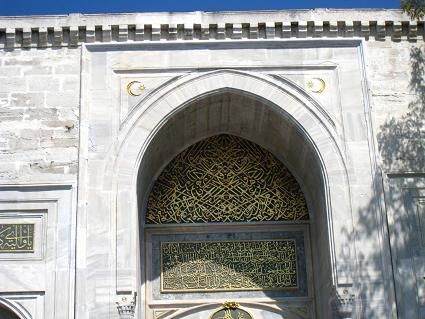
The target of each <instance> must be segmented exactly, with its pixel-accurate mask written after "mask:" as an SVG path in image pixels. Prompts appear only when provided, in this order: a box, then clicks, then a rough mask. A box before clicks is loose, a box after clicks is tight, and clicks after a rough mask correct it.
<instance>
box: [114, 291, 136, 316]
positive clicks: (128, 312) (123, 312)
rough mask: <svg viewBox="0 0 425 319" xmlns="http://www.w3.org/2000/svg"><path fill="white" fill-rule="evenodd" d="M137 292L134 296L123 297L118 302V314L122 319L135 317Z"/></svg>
mask: <svg viewBox="0 0 425 319" xmlns="http://www.w3.org/2000/svg"><path fill="white" fill-rule="evenodd" d="M136 296H137V293H134V295H133V297H130V300H129V297H122V298H121V300H120V301H119V302H116V304H117V310H118V314H119V316H120V318H121V319H131V318H134V313H135V311H136V302H137V299H136Z"/></svg>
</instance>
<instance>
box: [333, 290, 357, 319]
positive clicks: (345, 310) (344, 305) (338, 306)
mask: <svg viewBox="0 0 425 319" xmlns="http://www.w3.org/2000/svg"><path fill="white" fill-rule="evenodd" d="M354 300H355V295H354V294H353V293H352V292H351V289H350V288H343V289H342V290H340V289H336V290H335V297H334V303H335V305H334V307H335V308H334V311H335V314H336V317H337V318H340V319H348V318H351V314H352V311H353V307H354Z"/></svg>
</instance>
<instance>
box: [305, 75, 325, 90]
mask: <svg viewBox="0 0 425 319" xmlns="http://www.w3.org/2000/svg"><path fill="white" fill-rule="evenodd" d="M315 83H318V84H319V85H315ZM307 87H308V88H309V89H310V91H311V92H313V93H322V92H323V91H324V90H325V89H326V83H325V81H324V80H323V79H321V78H312V79H311V80H310V81H308V82H307Z"/></svg>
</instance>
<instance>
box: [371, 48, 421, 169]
mask: <svg viewBox="0 0 425 319" xmlns="http://www.w3.org/2000/svg"><path fill="white" fill-rule="evenodd" d="M410 64H411V79H410V85H409V88H410V91H411V93H412V94H414V95H415V100H414V101H412V102H411V103H410V104H409V112H408V113H407V114H405V115H404V116H402V117H401V118H399V119H396V118H394V117H392V118H391V119H389V120H387V121H386V122H385V123H384V124H383V125H382V126H381V127H380V132H379V134H378V145H379V151H380V153H381V157H382V161H383V164H384V167H386V168H387V169H388V170H389V171H398V170H400V169H402V170H403V171H409V172H417V171H422V172H423V171H424V167H425V129H424V123H425V77H424V76H425V56H424V53H423V52H422V49H421V48H417V47H415V48H412V49H411V51H410Z"/></svg>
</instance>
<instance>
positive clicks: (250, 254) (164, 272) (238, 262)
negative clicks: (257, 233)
mask: <svg viewBox="0 0 425 319" xmlns="http://www.w3.org/2000/svg"><path fill="white" fill-rule="evenodd" d="M296 251H297V248H296V243H295V240H294V239H279V240H247V241H204V242H162V243H161V292H199V291H232V290H283V289H289V288H297V287H298V275H297V254H296Z"/></svg>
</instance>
